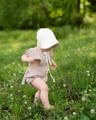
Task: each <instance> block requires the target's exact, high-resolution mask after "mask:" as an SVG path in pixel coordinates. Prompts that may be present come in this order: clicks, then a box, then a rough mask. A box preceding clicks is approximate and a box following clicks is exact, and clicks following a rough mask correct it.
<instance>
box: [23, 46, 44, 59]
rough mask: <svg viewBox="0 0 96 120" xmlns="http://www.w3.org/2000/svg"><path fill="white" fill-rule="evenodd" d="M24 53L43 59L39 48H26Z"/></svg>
mask: <svg viewBox="0 0 96 120" xmlns="http://www.w3.org/2000/svg"><path fill="white" fill-rule="evenodd" d="M24 54H25V55H27V56H28V57H32V58H33V59H36V60H42V52H41V50H40V49H39V48H30V49H28V50H26V51H25V52H24Z"/></svg>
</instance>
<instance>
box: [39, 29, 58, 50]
mask: <svg viewBox="0 0 96 120" xmlns="http://www.w3.org/2000/svg"><path fill="white" fill-rule="evenodd" d="M57 44H59V42H58V40H57V39H56V37H55V35H54V33H53V32H52V30H50V29H49V28H40V29H39V30H38V31H37V46H39V47H40V48H42V49H48V48H50V47H52V46H54V45H57Z"/></svg>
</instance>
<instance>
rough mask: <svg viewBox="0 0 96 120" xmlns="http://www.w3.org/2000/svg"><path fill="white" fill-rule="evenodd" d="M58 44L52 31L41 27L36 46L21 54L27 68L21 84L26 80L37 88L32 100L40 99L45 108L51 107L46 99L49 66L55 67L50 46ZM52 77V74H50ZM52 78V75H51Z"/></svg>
mask: <svg viewBox="0 0 96 120" xmlns="http://www.w3.org/2000/svg"><path fill="white" fill-rule="evenodd" d="M58 44H59V42H58V41H57V39H56V37H55V35H54V33H53V32H52V31H51V30H50V29H49V28H41V29H39V30H38V31H37V46H36V47H34V48H29V49H28V50H26V51H25V52H24V54H23V55H22V56H21V60H22V61H23V62H28V65H29V66H28V68H27V70H26V72H25V74H24V77H23V80H22V84H24V82H25V81H26V82H27V83H28V84H30V85H32V86H33V87H35V88H36V89H37V92H36V94H35V99H34V102H35V103H36V102H37V101H38V100H40V101H41V102H42V104H43V106H44V108H45V109H46V110H50V109H53V108H54V106H52V105H50V103H49V99H48V86H47V84H46V81H47V75H48V71H50V69H49V67H51V68H53V69H55V68H56V67H57V65H56V63H55V61H54V60H53V58H52V57H53V53H52V50H51V49H52V48H54V47H56V46H57V45H58ZM51 77H52V75H51ZM52 78H53V77H52Z"/></svg>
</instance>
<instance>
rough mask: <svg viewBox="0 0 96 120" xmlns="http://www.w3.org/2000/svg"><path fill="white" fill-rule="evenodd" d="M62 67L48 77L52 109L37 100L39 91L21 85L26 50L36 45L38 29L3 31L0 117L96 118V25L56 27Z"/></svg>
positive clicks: (28, 119)
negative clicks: (23, 58) (47, 108)
mask: <svg viewBox="0 0 96 120" xmlns="http://www.w3.org/2000/svg"><path fill="white" fill-rule="evenodd" d="M52 30H53V31H54V33H55V35H56V37H57V39H58V40H59V42H60V44H59V46H58V48H55V49H53V51H54V59H55V60H56V62H57V64H58V68H57V69H56V70H55V71H52V74H53V76H54V77H55V82H53V81H52V79H51V77H50V76H49V78H48V82H47V84H48V86H49V88H50V90H49V99H50V103H51V104H53V105H54V106H55V109H54V110H52V111H45V110H44V109H43V107H42V105H41V104H38V105H37V106H36V105H34V103H33V98H34V94H35V92H36V90H35V89H34V88H33V87H31V86H28V85H27V84H25V85H21V81H22V78H23V75H24V72H25V70H26V68H27V63H24V62H22V61H21V56H22V54H23V52H24V51H25V50H27V49H29V48H30V47H35V46H36V30H34V31H32V30H22V31H21V30H15V31H0V120H96V27H95V26H93V27H92V28H91V27H87V28H80V29H79V28H77V27H75V28H74V29H73V28H71V27H70V26H64V27H57V28H56V27H53V28H52Z"/></svg>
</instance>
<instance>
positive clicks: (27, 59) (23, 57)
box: [21, 54, 35, 62]
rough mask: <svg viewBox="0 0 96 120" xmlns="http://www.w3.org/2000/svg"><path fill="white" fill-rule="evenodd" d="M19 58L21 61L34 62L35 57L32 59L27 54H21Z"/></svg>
mask: <svg viewBox="0 0 96 120" xmlns="http://www.w3.org/2000/svg"><path fill="white" fill-rule="evenodd" d="M21 60H22V61H23V62H34V61H35V59H33V58H32V57H28V56H27V55H25V54H24V55H22V56H21Z"/></svg>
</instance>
